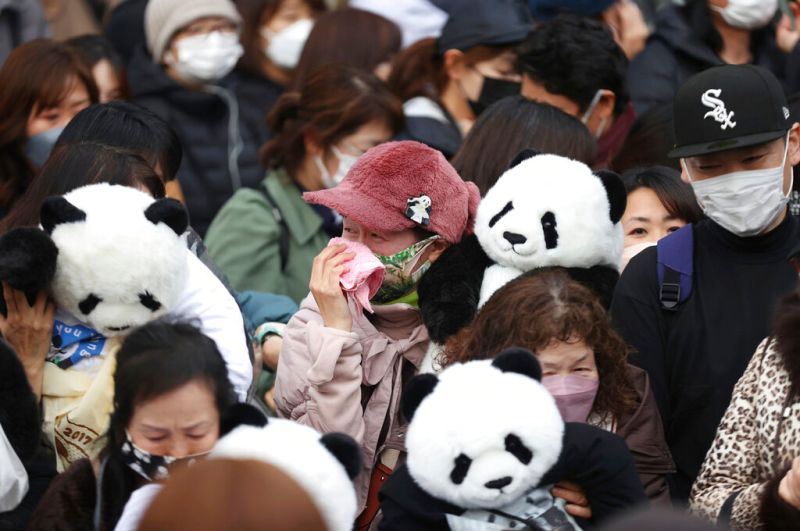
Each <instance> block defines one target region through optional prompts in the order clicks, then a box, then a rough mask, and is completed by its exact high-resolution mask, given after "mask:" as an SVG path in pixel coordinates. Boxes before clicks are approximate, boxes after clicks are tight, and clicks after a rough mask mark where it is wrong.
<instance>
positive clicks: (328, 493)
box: [209, 419, 362, 531]
mask: <svg viewBox="0 0 800 531" xmlns="http://www.w3.org/2000/svg"><path fill="white" fill-rule="evenodd" d="M264 423H265V424H264V425H263V426H254V425H240V426H238V427H236V428H234V429H233V430H232V431H230V433H228V434H227V435H225V436H224V437H222V438H221V439H220V440H219V441H218V442H217V444H216V446H215V447H214V450H212V452H211V454H210V456H209V458H211V459H214V458H227V459H258V460H261V461H264V462H266V463H270V464H272V465H274V466H277V467H278V468H280V469H281V470H283V471H284V472H286V473H287V474H288V475H289V476H291V477H292V478H293V479H294V480H295V481H297V483H298V484H299V485H300V486H301V487H302V488H303V489H304V490H305V491H306V492H308V494H309V497H310V498H311V500H312V501H313V502H314V504H315V505H316V506H317V508H318V509H319V512H320V514H321V515H322V517H323V519H324V520H325V522H326V524H327V528H328V530H329V531H350V530H351V529H352V528H353V522H355V519H356V517H357V516H358V514H357V510H358V502H357V498H356V492H355V488H354V486H353V478H355V476H356V475H357V474H358V472H359V471H360V470H361V459H362V458H361V447H360V446H359V445H358V443H356V442H355V440H353V439H352V438H351V437H350V436H348V435H345V434H342V433H327V434H325V435H321V434H320V433H319V432H317V431H316V430H314V429H313V428H310V427H308V426H304V425H302V424H298V423H296V422H293V421H290V420H283V419H269V421H267V419H264ZM265 493H267V494H268V493H269V486H268V485H265Z"/></svg>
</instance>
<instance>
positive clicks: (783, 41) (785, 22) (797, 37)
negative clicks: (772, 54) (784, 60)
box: [775, 2, 800, 53]
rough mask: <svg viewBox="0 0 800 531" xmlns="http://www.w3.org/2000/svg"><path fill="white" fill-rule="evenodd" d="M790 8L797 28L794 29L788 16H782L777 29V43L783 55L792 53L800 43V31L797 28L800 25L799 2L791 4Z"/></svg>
mask: <svg viewBox="0 0 800 531" xmlns="http://www.w3.org/2000/svg"><path fill="white" fill-rule="evenodd" d="M789 8H790V9H791V10H792V13H793V14H794V18H795V28H794V29H792V22H791V20H789V16H788V15H786V14H784V15H783V16H781V20H780V22H778V25H777V26H776V27H775V43H776V44H777V45H778V48H780V49H781V51H782V52H783V53H792V52H793V51H794V48H795V46H797V41H800V31H798V27H797V24H800V6H798V5H797V2H789Z"/></svg>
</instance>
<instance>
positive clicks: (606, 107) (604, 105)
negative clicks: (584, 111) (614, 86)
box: [592, 89, 617, 119]
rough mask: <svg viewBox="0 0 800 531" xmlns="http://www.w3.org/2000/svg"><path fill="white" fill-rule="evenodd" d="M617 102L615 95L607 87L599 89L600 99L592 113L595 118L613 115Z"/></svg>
mask: <svg viewBox="0 0 800 531" xmlns="http://www.w3.org/2000/svg"><path fill="white" fill-rule="evenodd" d="M616 104H617V95H616V94H614V93H613V92H611V91H610V90H608V89H602V90H601V91H600V100H599V101H598V102H597V106H596V107H595V108H594V113H592V114H593V115H594V116H595V117H597V119H601V118H611V117H612V116H613V115H614V106H615V105H616Z"/></svg>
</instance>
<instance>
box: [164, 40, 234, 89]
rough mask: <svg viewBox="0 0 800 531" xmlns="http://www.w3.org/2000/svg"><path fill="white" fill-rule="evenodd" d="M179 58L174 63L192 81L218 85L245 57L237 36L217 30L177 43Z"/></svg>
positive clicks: (175, 58) (180, 72) (171, 61)
mask: <svg viewBox="0 0 800 531" xmlns="http://www.w3.org/2000/svg"><path fill="white" fill-rule="evenodd" d="M175 48H176V50H177V57H172V59H171V60H170V63H171V64H172V66H173V67H174V68H175V70H176V71H177V72H178V73H179V74H180V75H181V76H183V77H184V78H186V79H188V80H190V81H199V82H201V83H214V82H216V81H219V80H220V79H222V78H223V77H225V76H227V75H228V74H229V73H230V72H231V70H233V67H234V66H236V62H237V61H238V60H239V58H240V57H241V56H242V52H243V51H242V45H241V44H239V36H238V35H237V34H236V33H231V32H224V33H223V32H220V31H214V32H211V33H205V34H203V35H195V36H192V37H186V38H183V39H180V40H179V41H177V42H176V43H175Z"/></svg>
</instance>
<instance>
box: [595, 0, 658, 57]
mask: <svg viewBox="0 0 800 531" xmlns="http://www.w3.org/2000/svg"><path fill="white" fill-rule="evenodd" d="M603 22H605V23H606V25H607V26H608V27H609V28H610V29H611V33H612V34H613V35H614V40H615V41H617V44H618V45H619V47H620V48H622V51H623V52H625V57H627V58H628V60H631V59H633V58H634V57H636V56H637V55H638V54H639V52H641V51H642V50H644V46H645V44H646V43H647V38H648V37H649V36H650V29H649V28H648V27H647V22H645V20H644V15H642V11H641V9H639V6H637V5H636V3H635V2H633V1H632V0H617V2H616V3H615V4H614V5H612V6H611V7H610V8H608V9H606V10H605V11H604V12H603Z"/></svg>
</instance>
